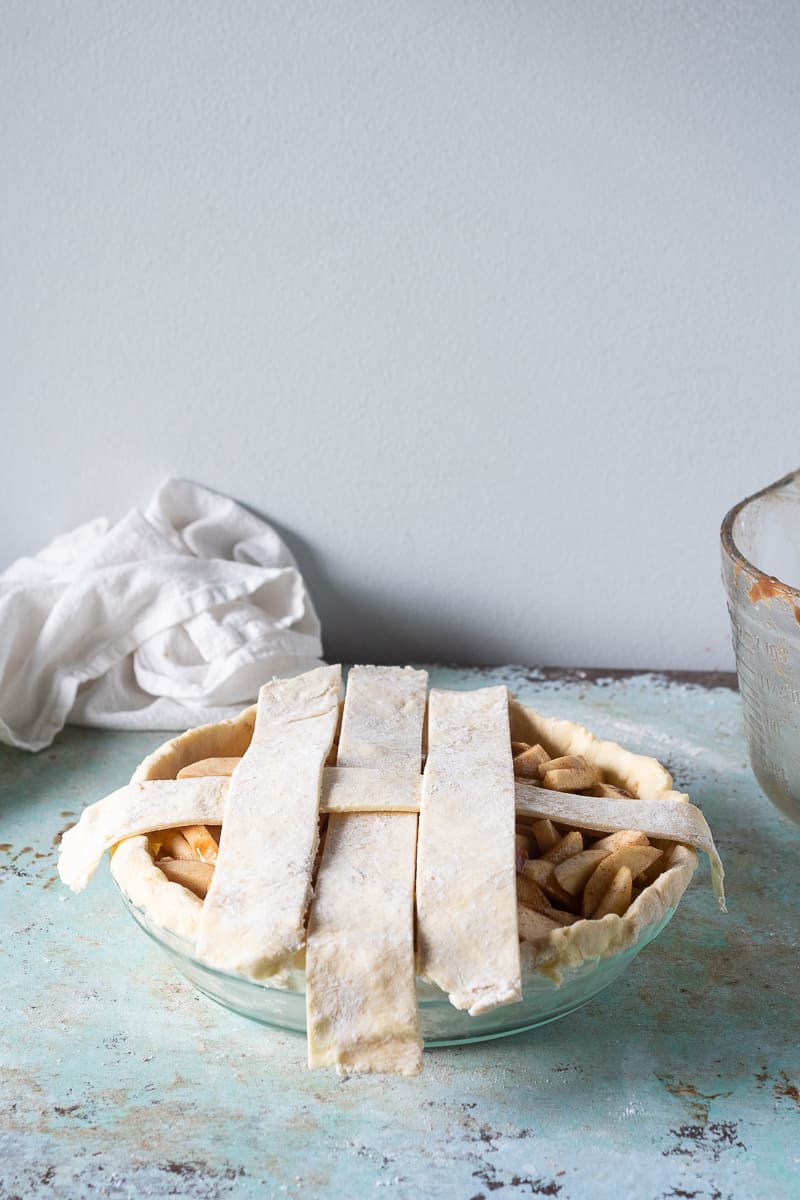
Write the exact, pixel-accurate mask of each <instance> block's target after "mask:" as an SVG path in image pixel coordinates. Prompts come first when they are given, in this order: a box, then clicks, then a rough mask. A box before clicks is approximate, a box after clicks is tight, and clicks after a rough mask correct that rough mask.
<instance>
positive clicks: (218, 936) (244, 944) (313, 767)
mask: <svg viewBox="0 0 800 1200" xmlns="http://www.w3.org/2000/svg"><path fill="white" fill-rule="evenodd" d="M340 686H341V669H340V668H339V667H338V666H337V667H319V668H317V670H315V671H309V672H308V673H306V674H305V675H300V676H297V677H295V678H293V679H278V680H274V681H273V682H272V683H267V684H265V685H264V686H263V687H262V688H261V691H260V692H259V700H258V710H257V714H256V724H255V729H254V730H253V740H252V742H251V743H250V747H249V749H248V750H247V752H246V753H245V755H244V757H243V758H242V760H241V762H240V763H239V765H238V766H237V767H236V769H235V770H234V772H233V775H232V776H231V778H230V784H229V788H228V796H227V799H226V801H225V811H224V815H223V821H222V837H221V839H220V846H219V857H218V859H217V866H216V870H215V871H214V879H213V881H212V884H211V887H210V888H209V891H208V895H207V896H206V900H205V903H204V905H203V912H202V915H201V918H200V924H199V928H198V936H197V950H196V953H197V957H198V958H200V959H202V960H203V961H204V962H206V963H209V964H210V965H211V966H214V967H217V968H220V969H222V970H225V971H237V972H239V973H241V974H243V975H247V976H249V977H250V978H253V979H273V980H275V981H276V982H280V981H281V979H282V978H285V977H286V975H287V973H288V971H290V970H291V968H292V965H293V959H294V955H295V953H296V951H297V950H299V949H301V947H302V946H303V944H304V940H305V928H304V925H305V915H306V910H307V908H308V902H309V899H310V896H311V877H312V872H313V869H314V857H315V855H316V851H317V843H318V840H319V796H320V786H321V781H322V768H323V764H324V762H325V759H326V757H327V755H328V752H329V750H330V747H331V745H332V744H333V736H334V733H335V732H336V722H337V718H338V702H339V689H340ZM185 782H188V780H187V781H185Z"/></svg>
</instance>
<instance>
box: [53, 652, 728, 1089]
mask: <svg viewBox="0 0 800 1200" xmlns="http://www.w3.org/2000/svg"><path fill="white" fill-rule="evenodd" d="M340 691H341V668H340V667H338V666H330V667H328V666H326V667H320V668H317V669H316V670H314V671H310V672H308V673H306V674H305V675H301V676H298V677H296V678H293V679H281V680H274V681H273V682H271V683H268V684H265V686H264V687H263V688H262V689H261V691H260V694H259V699H258V704H257V705H254V706H253V707H252V708H249V709H247V710H246V711H245V712H243V713H242V714H241V715H240V716H239V717H238V718H236V719H234V720H232V721H226V722H222V723H220V724H215V725H208V726H203V727H201V728H199V729H194V730H190V731H189V732H187V733H184V734H182V735H180V736H179V737H176V738H173V739H171V740H170V741H168V742H166V743H165V744H164V745H163V746H161V747H160V748H159V749H158V750H157V751H155V753H154V754H152V755H150V756H149V757H148V758H147V759H145V761H144V762H143V763H142V764H141V765H140V767H139V768H138V769H137V771H136V772H135V774H134V776H133V778H132V780H131V782H130V783H129V784H128V785H127V786H125V787H123V788H120V789H119V790H118V791H116V792H113V793H112V794H111V795H109V796H107V797H105V799H103V800H100V801H99V802H98V803H96V804H93V805H91V806H90V807H89V808H87V809H86V810H85V811H84V813H83V815H82V816H81V819H80V821H79V822H78V824H77V825H76V826H75V827H74V828H73V829H71V830H69V831H68V832H67V833H66V834H65V835H64V837H63V840H62V846H61V856H60V860H59V871H60V873H61V877H62V879H63V880H64V881H65V882H66V883H68V884H69V885H70V886H71V887H73V888H74V889H75V890H80V889H81V888H82V887H84V886H85V884H86V883H87V881H88V879H89V878H90V876H91V874H92V872H93V871H94V870H95V868H96V867H97V865H98V863H99V862H100V860H101V858H102V855H103V853H104V852H105V851H106V850H111V851H112V872H113V873H114V876H115V878H116V879H117V882H118V883H119V884H120V886H121V888H122V890H123V892H124V893H125V894H126V896H128V897H129V898H130V899H131V900H132V901H133V902H134V903H135V904H136V905H138V906H140V907H141V908H142V909H143V910H144V911H145V912H146V913H147V914H148V916H149V918H150V919H151V920H153V921H154V922H155V923H156V924H158V925H159V926H161V927H163V928H164V929H166V930H170V931H172V932H173V933H175V934H177V935H179V936H181V937H183V938H185V939H187V940H188V941H190V942H191V943H192V944H193V946H194V955H195V957H196V959H197V960H199V961H200V962H202V963H204V964H207V965H209V966H211V967H213V968H216V969H217V970H219V971H224V972H230V973H233V974H236V975H241V976H244V977H246V978H249V979H252V980H258V981H262V982H264V983H266V984H268V985H269V986H271V987H282V986H288V984H289V980H290V976H291V975H292V973H293V972H295V971H296V969H297V968H298V967H301V968H303V969H304V971H305V992H306V1011H307V1021H306V1027H307V1036H308V1058H309V1065H310V1066H326V1065H328V1066H335V1067H336V1068H337V1069H338V1070H340V1071H348V1072H351V1071H390V1072H398V1073H402V1074H410V1073H413V1072H415V1071H418V1070H419V1068H420V1065H421V1052H422V1043H421V1038H420V1033H419V1020H418V1005H417V992H416V976H419V977H421V978H422V979H423V980H425V981H428V982H429V983H432V984H434V985H436V986H437V987H438V988H440V989H441V990H442V991H443V992H444V993H445V994H446V995H447V997H448V998H449V1000H450V1003H451V1004H452V1005H454V1006H455V1007H456V1008H458V1009H462V1010H465V1011H466V1012H468V1013H469V1014H470V1015H472V1016H475V1015H477V1014H481V1013H484V1012H487V1011H489V1010H491V1009H494V1008H496V1007H498V1006H499V1005H506V1004H513V1003H515V1002H517V1001H519V1000H520V999H521V998H522V992H523V977H524V973H525V972H526V971H531V970H535V971H539V972H543V973H546V974H547V975H549V976H550V978H552V979H553V980H555V981H556V982H558V980H559V978H560V973H561V972H562V971H564V970H565V969H567V968H571V967H575V966H576V965H579V964H581V963H583V962H586V961H589V960H599V959H602V958H604V957H607V956H610V955H612V954H615V953H617V952H618V951H620V950H622V949H624V948H625V947H627V946H633V945H635V943H636V941H637V938H638V937H639V934H640V931H641V930H642V929H643V928H644V927H645V926H646V925H650V924H651V923H652V922H654V921H656V920H658V918H659V917H660V916H661V915H663V914H664V913H666V912H667V911H668V910H669V909H670V908H672V907H674V906H675V905H676V904H677V902H678V900H679V898H680V896H681V895H682V893H683V891H684V889H685V888H686V886H687V884H688V882H689V879H690V878H691V875H692V872H693V871H694V868H695V866H696V863H697V855H696V849H702V850H704V851H705V852H706V853H707V854H708V855H709V857H710V859H711V863H712V879H713V882H714V886H715V890H716V891H717V895H718V897H719V899H720V903H721V904H722V903H723V895H722V867H721V864H720V862H719V858H718V856H717V853H716V850H715V848H714V844H713V840H712V838H711V834H710V831H709V829H708V826H707V825H706V822H705V820H704V818H703V816H702V814H701V813H700V812H699V810H698V809H696V808H694V807H693V806H692V805H691V804H689V803H688V797H687V796H685V795H682V794H680V793H677V792H674V791H673V790H672V781H671V779H670V776H669V774H668V772H667V771H666V770H665V769H664V768H663V767H662V766H660V764H658V763H657V762H656V761H655V760H654V759H651V758H644V757H642V756H640V755H635V754H632V753H630V752H629V751H627V750H624V749H622V748H621V747H620V746H617V745H615V744H613V743H611V742H604V741H599V740H597V739H596V738H594V737H593V736H592V735H591V734H590V733H588V732H587V731H586V730H585V729H582V728H581V727H580V726H578V725H574V724H572V723H571V722H568V721H560V720H553V719H549V718H546V717H542V716H540V715H539V714H538V713H536V712H535V711H534V710H532V709H530V708H526V707H524V706H522V705H521V704H519V703H518V702H517V701H516V700H514V699H513V698H510V697H509V695H508V692H507V689H506V688H505V687H487V688H480V689H477V690H474V691H445V690H442V689H436V688H434V689H432V690H431V691H430V693H429V692H428V676H427V673H426V672H425V671H422V670H415V669H412V668H410V667H404V668H400V667H366V666H362V667H353V668H352V669H351V670H350V672H349V674H348V676H347V687H346V691H345V696H344V701H343V703H340Z"/></svg>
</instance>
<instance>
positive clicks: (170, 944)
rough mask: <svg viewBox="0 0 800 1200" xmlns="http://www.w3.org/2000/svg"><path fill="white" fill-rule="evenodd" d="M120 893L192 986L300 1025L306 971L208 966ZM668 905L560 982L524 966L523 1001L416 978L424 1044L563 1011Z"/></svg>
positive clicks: (644, 939) (602, 980)
mask: <svg viewBox="0 0 800 1200" xmlns="http://www.w3.org/2000/svg"><path fill="white" fill-rule="evenodd" d="M120 894H121V896H122V899H123V901H124V903H125V907H126V908H127V909H128V911H129V913H130V914H131V916H132V917H133V918H134V920H135V921H136V922H137V924H138V925H140V926H141V928H142V929H143V930H144V931H145V933H146V934H148V936H149V937H151V938H152V939H153V941H154V942H155V943H156V945H158V946H160V947H161V949H162V950H163V951H164V952H165V954H166V955H167V957H168V958H169V959H170V960H171V961H172V964H173V966H174V967H175V968H176V969H177V970H178V971H179V972H180V974H181V975H183V976H184V978H186V979H188V980H189V982H190V983H191V984H193V985H194V987H195V988H197V990H198V991H199V992H202V994H203V995H205V996H208V997H209V998H210V999H211V1000H215V1001H216V1002H217V1003H218V1004H221V1005H223V1007H224V1008H227V1009H230V1010H231V1011H232V1012H235V1013H238V1014H240V1015H241V1016H243V1017H249V1018H250V1019H251V1020H253V1021H259V1022H261V1024H263V1025H270V1026H273V1027H274V1028H276V1029H288V1030H291V1031H293V1032H296V1033H305V1029H306V999H305V992H304V981H305V977H304V974H303V972H302V971H294V972H292V977H291V979H290V981H289V983H290V986H291V990H288V989H281V988H274V987H268V986H267V985H266V984H262V983H258V982H256V981H254V980H252V979H247V978H245V977H244V976H241V975H233V974H230V973H228V972H226V971H218V970H215V969H214V968H213V967H209V966H206V965H205V963H202V962H200V961H199V960H198V959H197V958H195V957H194V954H193V946H192V943H191V942H189V941H187V940H186V939H185V938H182V937H179V936H177V935H176V934H174V933H171V932H170V931H169V930H167V929H164V928H162V927H161V926H160V925H156V924H155V923H154V922H153V921H152V920H151V919H150V918H149V917H148V915H147V914H146V913H145V912H144V910H143V909H141V908H139V907H138V905H136V904H134V903H133V901H132V900H130V899H129V898H128V897H127V896H126V895H125V893H124V892H123V891H122V890H121V889H120ZM674 912H675V908H674V907H673V908H668V909H667V910H666V912H665V913H664V915H663V917H662V918H661V919H660V920H658V921H654V922H653V923H652V924H650V925H645V926H644V927H643V928H642V930H641V933H640V936H639V938H638V940H637V941H636V943H635V944H634V945H633V946H630V947H628V948H626V949H625V950H622V951H620V952H619V953H617V954H613V955H610V956H608V957H606V958H600V959H594V960H589V961H586V962H583V963H582V964H581V965H580V966H579V967H577V968H574V969H569V968H565V969H562V972H561V974H562V982H561V983H560V984H555V983H554V982H553V981H552V980H551V979H549V978H548V977H547V976H546V975H543V974H541V973H540V972H538V971H525V972H523V979H522V987H523V997H524V998H523V999H522V1001H521V1002H520V1003H519V1004H508V1005H505V1006H503V1007H502V1008H496V1009H494V1010H493V1011H492V1012H488V1013H483V1014H482V1015H481V1016H478V1017H470V1016H469V1015H468V1014H467V1013H465V1012H460V1011H459V1010H458V1009H456V1008H453V1006H452V1005H451V1004H450V1002H449V1001H448V999H447V997H446V996H445V994H444V992H442V991H440V990H439V988H436V987H433V986H432V985H430V984H428V983H423V982H422V980H420V979H418V980H417V996H418V999H419V1012H420V1028H421V1033H422V1039H423V1041H424V1043H425V1045H426V1046H431V1047H432V1046H456V1045H459V1044H464V1043H469V1042H480V1041H485V1040H487V1039H488V1038H497V1037H506V1036H509V1035H510V1034H514V1033H523V1032H524V1031H525V1030H526V1029H535V1028H536V1026H538V1025H546V1024H547V1023H548V1022H549V1021H557V1020H559V1018H560V1017H566V1016H568V1014H569V1013H571V1012H575V1010H576V1009H578V1008H581V1007H582V1006H583V1005H584V1004H588V1002H589V1001H590V1000H593V999H594V997H595V996H597V995H598V994H599V993H600V992H602V991H603V990H604V989H605V988H607V987H608V986H609V985H610V984H612V983H613V982H614V980H615V979H618V978H619V976H620V975H622V974H623V972H624V971H625V970H626V969H627V968H628V967H629V966H630V964H631V963H632V962H633V960H634V958H635V957H636V955H637V954H638V953H639V951H640V950H643V949H644V947H645V946H646V945H648V943H649V942H651V941H652V940H653V939H654V938H655V937H657V936H658V934H659V933H660V932H661V930H662V929H663V928H664V926H665V925H666V924H667V922H668V921H669V920H670V919H671V917H672V915H673V913H674Z"/></svg>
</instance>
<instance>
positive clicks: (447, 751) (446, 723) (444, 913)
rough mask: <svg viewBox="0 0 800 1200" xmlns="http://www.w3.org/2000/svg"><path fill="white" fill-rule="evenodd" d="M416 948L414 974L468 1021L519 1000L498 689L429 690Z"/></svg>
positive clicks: (503, 718) (506, 746) (503, 693)
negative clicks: (445, 997)
mask: <svg viewBox="0 0 800 1200" xmlns="http://www.w3.org/2000/svg"><path fill="white" fill-rule="evenodd" d="M417 942H418V950H417V959H418V966H419V972H420V975H422V977H423V978H424V979H427V980H429V981H430V982H431V983H435V984H437V985H438V986H439V987H440V988H442V990H443V991H445V992H447V994H448V996H449V998H450V1003H451V1004H453V1005H454V1006H455V1007H456V1008H460V1009H466V1010H467V1011H468V1012H469V1014H470V1016H477V1015H478V1014H479V1013H482V1012H488V1011H489V1010H490V1009H493V1008H497V1007H498V1006H499V1005H501V1004H511V1003H513V1002H514V1001H516V1000H521V999H522V981H521V977H520V958H519V931H518V927H517V880H516V871H515V848H514V768H513V765H512V760H511V736H510V732H509V723H508V690H507V689H506V688H505V687H493V688H481V689H479V690H478V691H474V692H447V691H441V690H439V689H436V688H434V689H432V690H431V694H430V697H429V699H428V760H427V763H426V766H425V773H424V775H423V783H422V806H421V808H420V820H419V846H418V850H417Z"/></svg>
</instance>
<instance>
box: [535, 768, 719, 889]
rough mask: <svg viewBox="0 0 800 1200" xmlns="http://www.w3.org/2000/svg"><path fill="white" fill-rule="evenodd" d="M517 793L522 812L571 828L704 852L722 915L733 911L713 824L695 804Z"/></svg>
mask: <svg viewBox="0 0 800 1200" xmlns="http://www.w3.org/2000/svg"><path fill="white" fill-rule="evenodd" d="M515 793H516V806H517V812H518V813H528V814H530V815H531V816H534V817H549V818H550V820H551V821H556V822H558V823H559V824H564V825H569V826H570V827H571V828H575V829H597V830H599V831H600V832H601V833H613V832H614V831H615V830H618V829H639V830H641V832H642V833H644V834H647V836H648V837H655V838H666V839H667V841H670V842H681V843H683V845H685V846H694V847H695V848H696V849H697V850H702V851H703V852H704V853H705V854H707V855H708V860H709V864H710V866H711V885H712V887H713V889H714V895H715V896H716V897H717V901H718V903H719V906H720V908H721V909H722V911H723V912H727V909H726V908H725V892H724V890H723V886H722V881H723V878H724V876H725V871H724V869H723V866H722V860H721V859H720V856H719V854H718V853H717V848H716V846H715V845H714V839H713V837H712V836H711V830H710V829H709V827H708V823H707V821H706V819H705V817H704V816H703V814H702V813H701V811H700V809H699V808H696V807H695V805H694V804H688V803H686V802H685V801H683V800H640V799H634V800H600V799H596V798H595V797H593V796H575V795H572V793H570V792H551V791H548V790H547V789H546V788H540V787H535V786H534V785H533V784H528V783H517V785H516V787H515Z"/></svg>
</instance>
